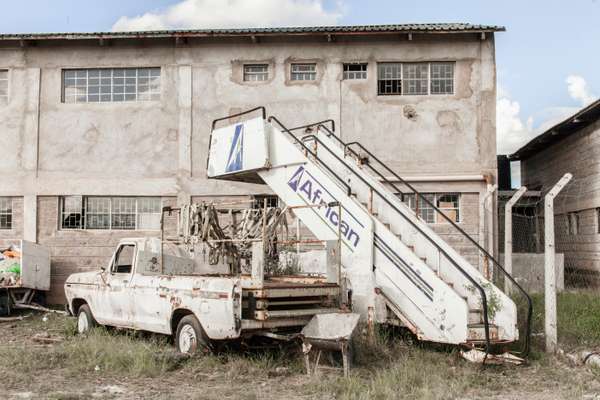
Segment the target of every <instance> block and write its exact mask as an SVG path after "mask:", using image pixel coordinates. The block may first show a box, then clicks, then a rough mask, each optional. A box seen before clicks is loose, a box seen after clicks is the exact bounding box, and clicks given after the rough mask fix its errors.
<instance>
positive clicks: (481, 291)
mask: <svg viewBox="0 0 600 400" xmlns="http://www.w3.org/2000/svg"><path fill="white" fill-rule="evenodd" d="M290 133H291V132H290ZM302 139H303V140H304V139H311V140H314V141H316V142H317V143H319V145H320V146H321V147H323V148H325V149H326V150H327V151H328V152H329V153H330V154H332V155H333V156H334V157H335V158H336V159H337V160H338V161H340V162H341V163H342V164H343V165H344V166H345V167H346V168H347V169H348V170H349V171H350V172H352V174H353V175H355V176H356V177H358V178H359V179H360V180H361V181H362V182H363V183H364V184H365V185H367V186H368V187H369V188H370V189H371V190H373V192H374V193H376V194H377V195H378V196H379V197H381V198H382V199H383V200H384V201H385V202H386V203H387V204H388V205H389V206H390V207H392V208H393V209H394V210H395V211H396V212H397V213H398V214H400V215H401V216H402V217H403V218H404V219H405V220H406V221H408V223H410V224H411V225H412V227H413V228H415V229H416V230H418V231H419V232H420V233H421V234H422V235H423V236H424V237H425V238H427V240H429V242H430V243H431V244H432V245H433V246H435V247H436V249H437V250H438V251H439V252H440V253H441V254H442V255H443V256H444V257H446V259H448V261H450V263H451V264H452V265H453V266H454V268H456V269H457V270H458V271H459V272H460V273H461V274H462V275H463V276H464V277H465V278H466V279H467V280H468V281H469V282H470V283H471V284H472V285H473V286H474V287H475V288H476V289H477V290H478V291H479V294H480V297H481V305H482V308H483V324H484V331H485V341H486V346H485V353H486V354H485V356H486V358H487V354H488V353H489V350H490V332H489V329H490V327H489V318H488V308H487V304H488V302H487V295H486V293H485V290H484V289H483V287H482V286H481V285H480V284H479V283H478V282H477V281H476V280H475V279H474V278H473V277H472V276H471V275H469V273H468V272H467V271H465V270H464V269H463V268H462V267H461V266H460V265H458V263H457V262H456V261H454V259H453V258H452V257H450V255H449V254H448V253H447V252H446V250H444V249H443V248H442V247H441V246H440V245H439V244H437V243H436V242H435V241H434V240H433V239H431V238H430V237H429V236H428V235H426V234H425V232H424V231H423V230H422V229H421V227H419V226H418V225H417V224H416V223H415V222H414V221H412V220H411V219H410V218H409V217H407V216H406V215H404V213H403V212H401V211H400V210H399V209H398V207H396V205H395V204H394V203H393V202H392V201H390V200H389V199H388V198H387V197H386V196H384V195H383V194H382V193H379V191H378V190H377V189H376V188H374V187H373V185H371V184H370V183H369V182H367V180H366V179H365V178H363V177H362V176H360V175H359V174H358V173H357V172H356V171H354V170H353V169H352V168H351V167H349V166H348V165H347V164H346V162H345V161H343V160H342V159H341V158H340V157H339V156H338V155H337V154H335V152H334V151H333V150H331V149H330V148H329V146H327V145H326V144H325V143H323V141H321V139H319V138H318V137H317V136H316V135H306V136H303V137H302Z"/></svg>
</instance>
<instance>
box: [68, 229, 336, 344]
mask: <svg viewBox="0 0 600 400" xmlns="http://www.w3.org/2000/svg"><path fill="white" fill-rule="evenodd" d="M162 247H163V246H161V241H160V240H159V239H156V238H133V239H123V240H121V241H120V243H119V245H118V246H117V249H116V250H115V252H114V254H113V256H112V259H111V261H110V262H109V264H108V266H107V267H106V268H102V269H101V270H100V271H97V272H83V273H76V274H73V275H71V276H69V278H68V279H67V281H66V283H65V294H66V297H67V301H68V307H69V310H70V311H71V313H72V314H73V315H74V316H77V329H78V331H79V332H80V333H84V332H86V331H88V330H89V329H90V328H92V327H93V326H95V325H97V324H99V325H107V326H114V327H121V328H131V329H136V330H145V331H151V332H157V333H162V334H166V335H174V337H175V344H176V346H177V348H178V350H179V351H180V352H182V353H194V352H196V351H198V350H199V349H202V348H204V347H207V346H209V344H210V342H211V341H216V340H231V339H238V338H240V337H246V336H252V335H255V334H261V333H264V332H266V331H269V332H273V331H277V330H282V329H288V328H298V327H302V326H304V325H305V324H306V323H307V322H308V321H309V320H310V318H312V317H313V316H314V315H316V314H321V313H330V312H337V311H338V310H339V299H340V286H339V285H338V282H337V281H332V279H328V278H325V277H318V278H317V277H311V276H306V275H294V276H284V277H271V278H265V277H264V276H262V274H257V275H256V276H255V274H254V271H253V274H252V275H243V274H241V275H229V274H214V273H207V272H205V271H202V267H203V266H202V265H199V264H201V263H198V262H197V261H194V260H193V259H190V258H187V257H182V256H176V255H170V254H165V253H166V252H163V248H162Z"/></svg>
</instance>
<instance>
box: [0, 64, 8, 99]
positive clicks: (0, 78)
mask: <svg viewBox="0 0 600 400" xmlns="http://www.w3.org/2000/svg"><path fill="white" fill-rule="evenodd" d="M2 73H6V78H2V77H1V74H2ZM2 82H6V95H1V94H0V105H2V106H5V105H8V102H9V100H10V70H9V69H8V68H0V85H1V84H2Z"/></svg>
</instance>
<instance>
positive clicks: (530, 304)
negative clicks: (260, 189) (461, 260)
mask: <svg viewBox="0 0 600 400" xmlns="http://www.w3.org/2000/svg"><path fill="white" fill-rule="evenodd" d="M318 128H323V129H324V130H325V131H326V133H327V137H333V138H335V139H336V140H337V141H338V143H340V144H341V145H342V146H343V147H344V152H351V153H353V154H354V155H355V156H356V158H357V159H359V160H360V159H361V157H360V155H359V154H358V153H357V152H356V151H355V150H354V149H352V148H351V146H353V145H355V146H359V147H360V148H361V150H362V151H364V152H365V153H366V154H367V155H368V156H369V159H371V158H372V159H374V160H375V161H376V162H377V163H378V164H380V165H381V166H383V167H384V168H385V169H386V170H387V171H388V172H389V173H391V174H392V175H393V176H394V177H395V178H396V179H397V180H398V181H399V182H401V183H402V184H403V185H404V186H406V187H408V188H409V189H410V190H412V191H413V193H414V194H415V195H416V196H418V197H419V199H420V200H423V201H424V202H425V203H426V204H427V205H428V206H430V207H431V208H432V209H434V210H435V211H436V212H437V213H438V214H440V215H442V217H443V218H444V219H445V220H446V221H448V222H449V223H450V225H452V226H453V227H454V228H455V229H456V230H458V232H459V233H460V234H462V235H463V236H465V237H466V238H467V240H469V241H470V242H471V243H472V244H474V245H475V246H476V247H477V249H478V250H479V251H481V252H482V254H483V255H484V256H485V257H487V258H488V259H489V260H491V261H492V263H493V264H494V265H496V266H497V267H498V268H499V269H500V271H501V272H502V273H503V274H504V276H505V277H506V278H508V279H509V280H510V281H511V283H513V284H514V285H515V286H516V287H517V288H518V290H519V291H520V292H521V293H522V295H523V296H524V297H525V299H526V300H527V303H528V310H527V326H526V334H525V341H524V345H523V350H522V351H521V354H522V355H524V356H526V355H528V354H529V350H530V338H531V319H532V314H533V301H532V300H531V297H530V296H529V294H528V293H527V291H525V289H524V288H523V287H522V286H521V285H519V283H518V282H517V281H516V280H515V279H514V278H513V277H512V276H511V275H510V274H509V273H508V272H507V271H506V270H505V269H504V267H502V265H500V263H499V262H498V261H497V260H496V259H495V258H494V257H492V255H491V254H490V253H489V252H488V251H486V250H485V249H484V248H483V247H482V246H481V245H480V244H479V243H477V242H476V241H475V239H473V238H472V237H471V236H470V235H469V234H468V233H466V232H465V231H464V230H463V229H462V228H461V227H459V226H458V225H457V224H456V223H455V222H454V221H452V219H450V218H449V217H448V216H447V215H446V214H444V213H443V212H442V211H441V210H440V209H439V208H438V207H437V206H435V205H434V204H433V203H432V202H431V201H429V200H428V199H427V197H425V196H424V195H423V194H422V193H420V192H419V191H417V190H416V189H415V188H414V187H413V186H412V185H411V184H410V183H408V182H407V181H405V180H404V179H403V178H402V177H401V176H399V175H398V174H397V173H396V172H394V171H393V170H392V169H391V168H390V167H388V166H387V165H386V164H385V163H384V162H383V161H381V160H380V159H379V158H377V157H376V156H375V155H374V154H373V153H371V152H370V151H369V150H367V149H366V148H365V147H364V146H363V145H362V144H361V143H359V142H357V141H355V142H350V143H344V142H343V141H342V140H341V139H340V138H339V137H337V136H336V135H335V133H334V132H332V131H331V130H329V128H327V127H326V126H325V125H322V124H321V125H319V126H318ZM366 165H367V166H368V167H369V168H370V169H371V170H372V171H373V172H375V173H376V174H377V175H378V176H379V177H380V178H381V179H382V180H383V181H384V182H385V183H387V184H388V185H390V186H391V187H392V188H394V190H397V191H398V192H399V193H400V194H401V195H404V193H403V192H402V191H401V190H400V189H399V188H398V187H397V186H396V185H394V184H393V183H392V182H391V181H390V180H389V179H388V178H386V177H385V176H384V175H383V174H381V172H380V171H378V170H377V169H376V168H375V167H373V166H372V165H371V164H370V163H366Z"/></svg>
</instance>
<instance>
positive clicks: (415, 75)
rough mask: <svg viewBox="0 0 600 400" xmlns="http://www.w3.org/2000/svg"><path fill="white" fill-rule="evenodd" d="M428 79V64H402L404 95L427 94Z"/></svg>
mask: <svg viewBox="0 0 600 400" xmlns="http://www.w3.org/2000/svg"><path fill="white" fill-rule="evenodd" d="M428 79H429V65H428V64H427V63H405V64H402V81H403V82H402V94H427V84H428Z"/></svg>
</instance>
